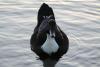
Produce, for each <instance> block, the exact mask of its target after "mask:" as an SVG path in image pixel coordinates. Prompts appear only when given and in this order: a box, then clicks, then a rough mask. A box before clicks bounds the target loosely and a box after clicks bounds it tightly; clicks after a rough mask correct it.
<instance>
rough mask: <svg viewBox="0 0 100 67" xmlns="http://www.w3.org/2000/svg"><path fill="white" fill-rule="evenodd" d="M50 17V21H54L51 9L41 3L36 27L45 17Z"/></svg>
mask: <svg viewBox="0 0 100 67" xmlns="http://www.w3.org/2000/svg"><path fill="white" fill-rule="evenodd" d="M50 15H52V19H55V17H54V13H53V10H52V8H51V7H49V6H48V5H47V4H45V3H43V4H42V5H41V7H40V9H39V11H38V17H37V20H38V24H37V25H38V26H39V25H40V24H41V23H42V21H43V20H45V19H46V18H47V17H49V16H50Z"/></svg>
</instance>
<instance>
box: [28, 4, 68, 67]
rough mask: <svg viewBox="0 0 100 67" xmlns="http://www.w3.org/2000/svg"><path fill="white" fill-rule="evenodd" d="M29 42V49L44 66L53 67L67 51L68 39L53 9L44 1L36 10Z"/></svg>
mask: <svg viewBox="0 0 100 67" xmlns="http://www.w3.org/2000/svg"><path fill="white" fill-rule="evenodd" d="M30 44H31V46H30V47H31V50H32V51H33V52H34V53H36V55H38V56H39V59H40V60H41V61H42V62H43V66H44V67H55V65H56V64H57V62H58V61H59V59H60V58H61V57H62V56H63V55H64V54H66V53H67V52H68V49H69V39H68V37H67V35H66V34H65V33H64V32H63V31H62V30H61V29H60V27H59V26H58V25H57V23H56V20H55V16H54V12H53V9H52V8H51V7H50V6H49V5H48V4H46V3H43V4H42V5H41V7H40V9H39V10H38V16H37V25H36V27H35V29H34V32H33V34H32V35H31V39H30Z"/></svg>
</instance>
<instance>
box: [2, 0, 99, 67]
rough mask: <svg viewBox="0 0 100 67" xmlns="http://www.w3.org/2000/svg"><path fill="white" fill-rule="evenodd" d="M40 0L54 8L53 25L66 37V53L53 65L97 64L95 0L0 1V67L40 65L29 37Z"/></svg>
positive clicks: (83, 66)
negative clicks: (68, 45) (67, 39)
mask: <svg viewBox="0 0 100 67" xmlns="http://www.w3.org/2000/svg"><path fill="white" fill-rule="evenodd" d="M43 2H46V3H47V4H49V5H50V6H51V7H52V8H53V9H54V13H55V16H56V21H57V24H58V25H59V26H60V27H61V29H62V30H63V31H64V32H65V33H66V34H67V35H68V37H69V40H70V47H69V51H68V53H67V54H65V55H64V56H63V58H62V59H61V60H60V61H59V63H58V64H57V66H56V67H99V66H100V1H99V0H98V1H97V0H86V1H85V0H80V1H79V0H78V1H76V0H73V1H72V0H70V1H69V0H68V1H67V0H59V1H57V0H44V1H43V0H0V67H42V62H41V61H39V60H36V57H37V56H36V55H35V54H34V53H33V52H31V50H30V44H29V40H30V37H31V34H32V32H33V29H34V27H35V26H36V23H37V11H38V9H39V7H40V5H41V4H42V3H43Z"/></svg>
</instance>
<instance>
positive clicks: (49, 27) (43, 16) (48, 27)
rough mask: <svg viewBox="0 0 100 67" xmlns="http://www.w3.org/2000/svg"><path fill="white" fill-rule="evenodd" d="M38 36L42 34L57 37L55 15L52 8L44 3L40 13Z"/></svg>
mask: <svg viewBox="0 0 100 67" xmlns="http://www.w3.org/2000/svg"><path fill="white" fill-rule="evenodd" d="M37 27H38V35H39V34H40V33H44V32H45V33H46V34H50V36H52V37H54V36H55V29H56V22H55V17H54V13H53V10H52V8H51V7H49V6H48V5H47V4H45V3H43V4H42V6H41V7H40V9H39V11H38V24H37Z"/></svg>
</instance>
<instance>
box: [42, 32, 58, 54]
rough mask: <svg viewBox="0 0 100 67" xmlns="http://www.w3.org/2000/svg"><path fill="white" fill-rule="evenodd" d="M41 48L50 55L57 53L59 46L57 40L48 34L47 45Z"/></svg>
mask: <svg viewBox="0 0 100 67" xmlns="http://www.w3.org/2000/svg"><path fill="white" fill-rule="evenodd" d="M41 48H42V50H43V51H44V52H46V53H48V54H49V55H50V54H51V53H55V52H57V50H58V48H59V46H58V44H57V43H56V41H55V39H54V38H52V37H51V36H50V35H49V34H47V39H46V41H45V43H44V44H43V45H42V46H41Z"/></svg>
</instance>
